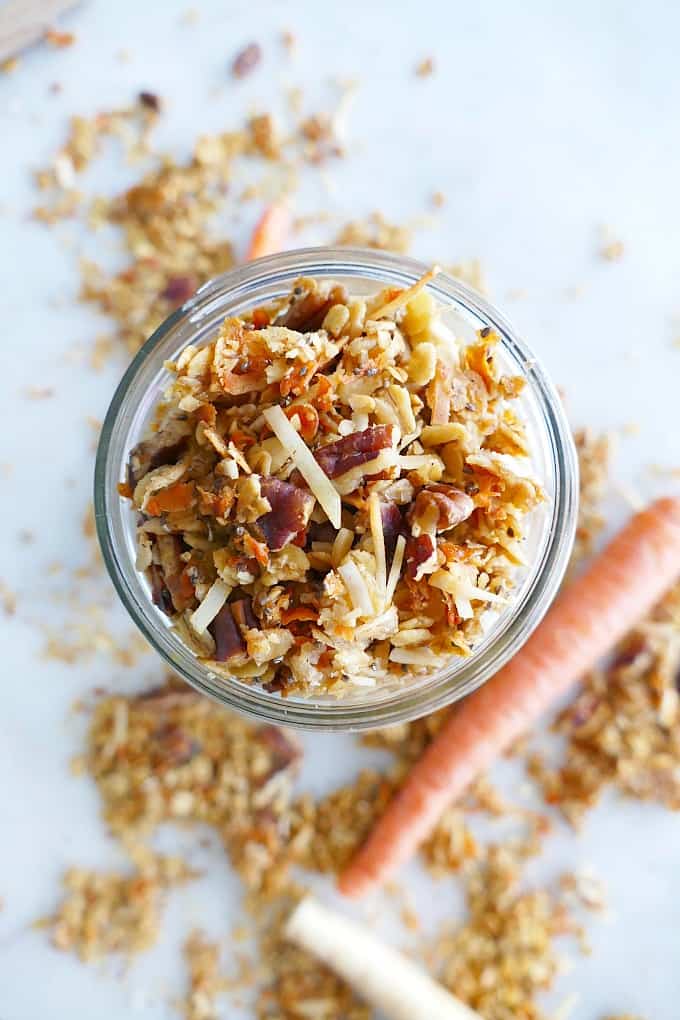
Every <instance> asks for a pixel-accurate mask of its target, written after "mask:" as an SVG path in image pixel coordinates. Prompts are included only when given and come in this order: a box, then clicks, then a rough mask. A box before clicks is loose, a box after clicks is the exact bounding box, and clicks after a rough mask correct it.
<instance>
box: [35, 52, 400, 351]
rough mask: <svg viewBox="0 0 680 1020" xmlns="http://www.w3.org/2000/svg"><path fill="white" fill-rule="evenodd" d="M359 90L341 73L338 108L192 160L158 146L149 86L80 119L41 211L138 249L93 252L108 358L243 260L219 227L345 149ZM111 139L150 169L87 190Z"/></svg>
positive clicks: (243, 59)
mask: <svg viewBox="0 0 680 1020" xmlns="http://www.w3.org/2000/svg"><path fill="white" fill-rule="evenodd" d="M259 59H260V51H259V46H257V44H252V45H250V46H248V47H247V48H246V49H245V50H244V51H243V52H242V53H240V54H239V55H238V56H237V58H236V59H235V61H234V65H233V73H234V74H235V75H236V76H237V77H238V76H243V75H245V74H247V73H250V72H251V71H252V70H253V69H254V67H255V66H256V64H257V62H258V61H259ZM352 89H353V86H352V85H351V83H340V84H339V85H338V91H339V100H338V102H337V104H336V108H335V109H329V110H325V111H318V112H314V113H309V112H299V113H296V116H295V120H294V122H293V123H292V124H285V125H284V124H279V122H278V121H277V120H276V118H275V117H274V116H273V115H272V114H270V113H267V112H261V113H260V112H258V113H254V114H252V115H251V116H249V117H247V118H246V119H245V121H244V123H243V124H242V125H240V126H239V127H238V128H236V129H234V130H232V131H225V132H222V133H220V134H215V135H202V136H200V137H199V138H198V139H197V140H196V142H195V144H194V146H193V148H192V150H191V152H190V154H189V156H188V158H187V159H185V160H184V161H178V160H177V159H175V158H174V157H173V156H171V155H169V154H166V153H157V152H155V151H154V149H153V146H152V137H153V129H154V127H155V126H156V124H157V123H158V120H159V117H160V116H161V115H162V113H163V101H162V98H161V97H160V96H158V95H156V94H155V93H152V92H148V91H145V92H141V93H140V94H139V95H138V97H137V100H136V102H134V103H132V104H131V105H129V106H127V107H124V108H121V109H118V110H112V111H102V112H100V113H97V114H95V115H94V116H93V117H89V118H88V117H82V116H74V117H72V118H71V124H70V131H69V134H68V137H67V139H66V141H65V142H64V144H63V145H62V146H61V147H60V149H59V150H58V151H57V152H56V153H55V155H54V157H53V158H52V160H51V161H50V163H49V165H48V166H47V167H45V168H44V169H41V170H39V171H38V172H37V173H36V174H35V180H36V184H37V187H38V189H39V190H40V192H41V193H42V198H43V200H42V201H41V203H40V204H39V205H38V206H37V207H36V208H35V209H34V210H33V215H34V217H35V218H36V219H38V220H39V221H42V222H43V223H45V224H47V225H53V224H55V223H57V222H59V221H60V220H63V219H70V218H74V217H77V218H79V220H80V221H81V222H82V223H83V224H84V225H85V226H86V227H87V228H88V230H89V231H90V232H92V233H94V232H96V231H98V230H101V228H102V227H104V226H109V227H113V228H114V230H115V231H116V232H117V233H118V234H119V235H120V236H121V238H122V241H123V246H124V250H125V252H126V254H127V257H128V262H127V265H126V266H125V267H124V268H123V269H121V270H119V271H117V272H113V273H111V272H109V271H108V270H106V269H104V268H103V267H102V266H100V265H98V264H97V263H95V262H93V261H92V260H90V259H87V258H84V259H82V260H81V275H82V288H81V299H82V300H83V301H85V302H87V303H91V304H93V305H94V306H95V307H96V308H98V309H99V310H100V311H101V312H103V313H104V314H105V315H106V316H107V317H108V318H110V319H111V320H113V323H114V325H115V332H114V335H113V337H109V336H106V337H102V338H100V339H99V344H98V351H99V354H98V363H100V362H101V360H102V359H103V358H105V357H106V356H108V354H109V353H111V352H113V351H115V350H116V349H118V348H120V346H121V345H122V347H123V349H124V350H127V351H128V352H129V353H131V354H132V353H134V352H135V351H136V350H137V349H138V348H139V347H140V345H141V344H142V343H143V342H144V341H145V340H146V339H147V338H148V337H149V336H150V335H151V333H153V331H154V330H155V329H156V327H157V326H159V325H160V323H161V322H162V321H163V320H164V319H165V318H167V316H168V315H169V314H170V313H171V312H172V311H174V309H175V308H177V307H178V306H179V305H181V304H182V303H183V302H184V301H186V300H187V299H188V298H189V297H191V295H192V294H193V293H194V291H195V290H196V289H197V287H199V286H200V285H201V284H202V283H204V282H205V281H206V280H208V279H210V278H211V277H213V276H216V275H218V274H219V273H222V272H224V271H225V270H227V269H229V268H231V267H232V266H233V265H234V262H235V255H234V245H233V244H232V241H231V240H230V239H229V238H227V237H225V236H224V235H223V233H222V234H221V233H220V232H219V231H218V229H217V222H218V219H219V221H220V223H221V221H222V220H223V219H224V216H225V213H232V214H233V213H234V212H235V211H237V209H238V208H239V207H240V206H243V205H246V206H247V204H248V203H249V202H251V201H252V200H253V199H258V198H259V199H265V200H267V201H269V200H271V199H272V197H276V196H280V195H282V194H287V193H289V192H291V191H294V190H295V189H296V188H297V187H298V183H299V180H300V179H301V174H302V173H303V171H304V169H305V168H309V167H311V168H319V167H323V166H325V165H326V164H327V163H328V161H330V160H333V159H337V158H341V157H342V156H343V155H344V148H343V144H342V142H341V139H340V133H341V125H342V119H343V115H344V110H345V107H346V105H347V100H348V97H349V95H351V92H352ZM111 138H114V139H116V140H117V141H118V142H119V143H120V144H121V145H122V147H123V151H124V154H125V157H126V159H127V161H128V162H129V163H133V164H135V165H137V164H139V165H141V167H142V172H141V175H140V177H139V179H138V181H137V182H136V183H135V184H133V185H132V186H131V187H129V188H128V189H127V190H126V191H124V192H122V193H121V194H118V195H115V196H113V197H107V196H104V195H96V194H95V195H92V194H87V193H86V192H85V191H84V190H83V189H82V187H81V186H80V175H81V174H82V172H83V171H84V170H85V169H86V168H88V167H89V166H90V165H91V164H92V163H93V161H95V160H97V159H99V158H101V157H103V156H108V155H109V154H110V149H109V146H108V145H107V142H108V141H109V140H110V139H111ZM114 155H115V150H114ZM242 182H246V183H244V184H242ZM221 229H222V230H223V229H224V227H223V226H222V228H221ZM394 229H395V230H396V228H394Z"/></svg>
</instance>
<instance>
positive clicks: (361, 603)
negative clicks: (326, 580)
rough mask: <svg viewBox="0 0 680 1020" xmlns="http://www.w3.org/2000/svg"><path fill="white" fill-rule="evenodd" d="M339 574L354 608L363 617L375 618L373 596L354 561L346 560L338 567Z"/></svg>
mask: <svg viewBox="0 0 680 1020" xmlns="http://www.w3.org/2000/svg"><path fill="white" fill-rule="evenodd" d="M338 573H339V574H340V576H341V577H342V579H343V581H344V582H345V587H346V588H347V591H348V592H349V597H350V599H351V600H352V605H353V606H354V608H355V609H358V610H359V611H360V612H361V614H362V615H363V616H373V602H372V601H371V595H370V592H369V590H368V587H367V585H366V582H365V581H364V579H363V577H362V576H361V571H360V570H359V568H358V567H357V565H356V563H354V562H353V561H352V560H345V562H344V563H341V564H340V566H339V567H338Z"/></svg>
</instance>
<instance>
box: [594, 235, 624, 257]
mask: <svg viewBox="0 0 680 1020" xmlns="http://www.w3.org/2000/svg"><path fill="white" fill-rule="evenodd" d="M599 253H600V258H603V259H604V260H605V261H606V262H618V261H619V259H622V258H623V256H624V253H625V247H624V244H623V241H622V240H620V238H617V237H615V236H614V233H613V231H612V229H611V227H607V226H604V227H601V228H600V248H599Z"/></svg>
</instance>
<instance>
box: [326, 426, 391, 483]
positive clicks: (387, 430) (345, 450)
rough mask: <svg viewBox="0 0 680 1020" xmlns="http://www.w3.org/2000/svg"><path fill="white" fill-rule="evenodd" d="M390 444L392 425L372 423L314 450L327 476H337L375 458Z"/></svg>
mask: <svg viewBox="0 0 680 1020" xmlns="http://www.w3.org/2000/svg"><path fill="white" fill-rule="evenodd" d="M390 446H392V426H391V425H374V426H372V427H370V428H367V429H364V430H363V432H351V433H350V434H349V435H348V436H343V438H342V439H338V440H337V441H336V442H335V443H329V444H328V445H327V446H321V447H319V448H318V449H317V450H315V451H314V456H315V457H316V460H317V462H318V463H319V465H320V466H321V467H322V468H323V470H324V471H325V472H326V474H327V475H328V477H329V478H339V477H340V475H344V474H346V472H347V471H351V470H352V468H355V467H360V466H361V465H362V464H367V463H368V462H369V461H372V460H375V458H376V457H377V456H378V454H379V453H380V451H381V450H386V449H388V448H389V447H390Z"/></svg>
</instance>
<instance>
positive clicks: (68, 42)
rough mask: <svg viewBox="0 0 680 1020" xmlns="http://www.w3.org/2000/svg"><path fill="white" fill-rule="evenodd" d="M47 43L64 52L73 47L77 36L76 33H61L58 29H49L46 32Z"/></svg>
mask: <svg viewBox="0 0 680 1020" xmlns="http://www.w3.org/2000/svg"><path fill="white" fill-rule="evenodd" d="M45 41H46V42H48V43H49V44H50V46H54V48H55V49H57V50H63V49H66V48H67V47H68V46H73V44H74V42H75V41H76V36H75V33H74V32H60V31H59V30H58V29H56V28H48V29H47V31H46V32H45Z"/></svg>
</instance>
